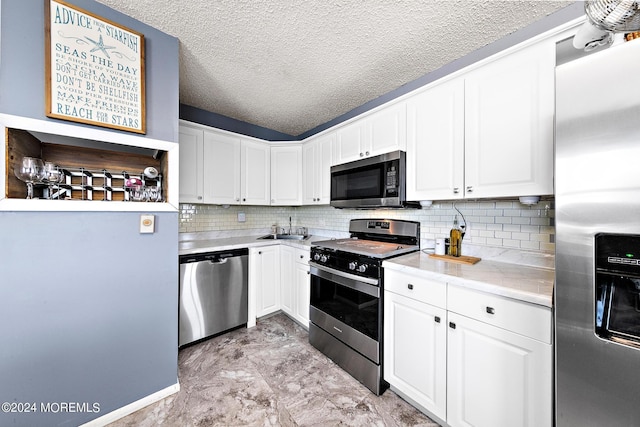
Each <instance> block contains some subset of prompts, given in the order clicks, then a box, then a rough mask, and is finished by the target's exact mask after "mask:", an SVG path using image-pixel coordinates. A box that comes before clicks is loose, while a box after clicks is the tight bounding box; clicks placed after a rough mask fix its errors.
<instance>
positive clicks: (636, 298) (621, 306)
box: [555, 40, 640, 427]
mask: <svg viewBox="0 0 640 427" xmlns="http://www.w3.org/2000/svg"><path fill="white" fill-rule="evenodd" d="M555 178H556V287H555V322H556V335H555V340H556V341H555V352H556V423H557V426H572V427H573V426H581V427H586V426H598V427H599V426H605V425H606V426H637V425H640V295H639V290H640V40H635V41H632V42H628V43H624V44H621V45H618V46H613V47H611V48H609V49H607V50H604V51H602V52H597V53H593V54H592V55H590V56H586V57H583V58H580V59H576V60H574V61H571V62H568V63H565V64H563V65H560V66H558V67H557V69H556V177H555Z"/></svg>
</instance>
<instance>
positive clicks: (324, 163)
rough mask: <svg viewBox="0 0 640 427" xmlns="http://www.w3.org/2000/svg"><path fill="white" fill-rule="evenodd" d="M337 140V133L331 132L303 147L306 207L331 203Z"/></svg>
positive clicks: (304, 199)
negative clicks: (332, 170)
mask: <svg viewBox="0 0 640 427" xmlns="http://www.w3.org/2000/svg"><path fill="white" fill-rule="evenodd" d="M335 139H336V134H335V132H331V133H328V134H324V135H321V136H319V137H317V138H314V139H313V140H312V141H309V142H306V143H305V144H304V145H303V147H302V162H303V166H302V171H303V188H302V190H303V191H302V202H303V204H305V205H328V204H329V202H330V198H331V164H332V162H333V147H334V145H335Z"/></svg>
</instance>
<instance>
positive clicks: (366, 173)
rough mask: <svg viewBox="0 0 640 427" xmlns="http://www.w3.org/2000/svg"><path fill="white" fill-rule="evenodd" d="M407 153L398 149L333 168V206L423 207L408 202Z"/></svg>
mask: <svg viewBox="0 0 640 427" xmlns="http://www.w3.org/2000/svg"><path fill="white" fill-rule="evenodd" d="M405 156H406V154H405V152H404V151H394V152H391V153H386V154H381V155H378V156H373V157H367V158H365V159H360V160H355V161H353V162H349V163H344V164H341V165H336V166H332V167H331V202H330V204H331V206H333V207H336V208H355V209H374V208H419V207H420V204H419V203H417V202H416V203H412V202H407V201H406V158H405Z"/></svg>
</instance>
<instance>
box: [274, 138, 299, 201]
mask: <svg viewBox="0 0 640 427" xmlns="http://www.w3.org/2000/svg"><path fill="white" fill-rule="evenodd" d="M301 204H302V146H300V145H295V146H287V147H271V205H275V206H278V205H279V206H282V205H284V206H295V205H301Z"/></svg>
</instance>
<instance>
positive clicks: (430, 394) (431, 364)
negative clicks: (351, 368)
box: [384, 292, 447, 420]
mask: <svg viewBox="0 0 640 427" xmlns="http://www.w3.org/2000/svg"><path fill="white" fill-rule="evenodd" d="M384 298H385V300H384V316H385V320H384V337H385V341H384V378H385V380H386V381H387V382H388V383H389V384H391V385H393V386H394V387H395V388H397V389H398V390H402V391H403V392H404V394H405V396H406V397H408V398H410V399H411V400H413V402H414V403H417V404H418V405H420V406H421V407H422V408H423V409H426V410H427V411H429V412H431V413H432V414H433V415H435V416H437V417H438V418H440V419H442V420H444V419H446V417H447V323H446V322H447V312H446V310H443V309H441V308H438V307H435V306H433V305H429V304H425V303H423V302H420V301H416V300H414V299H411V298H407V297H405V296H402V295H398V294H395V293H393V292H385V295H384Z"/></svg>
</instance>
